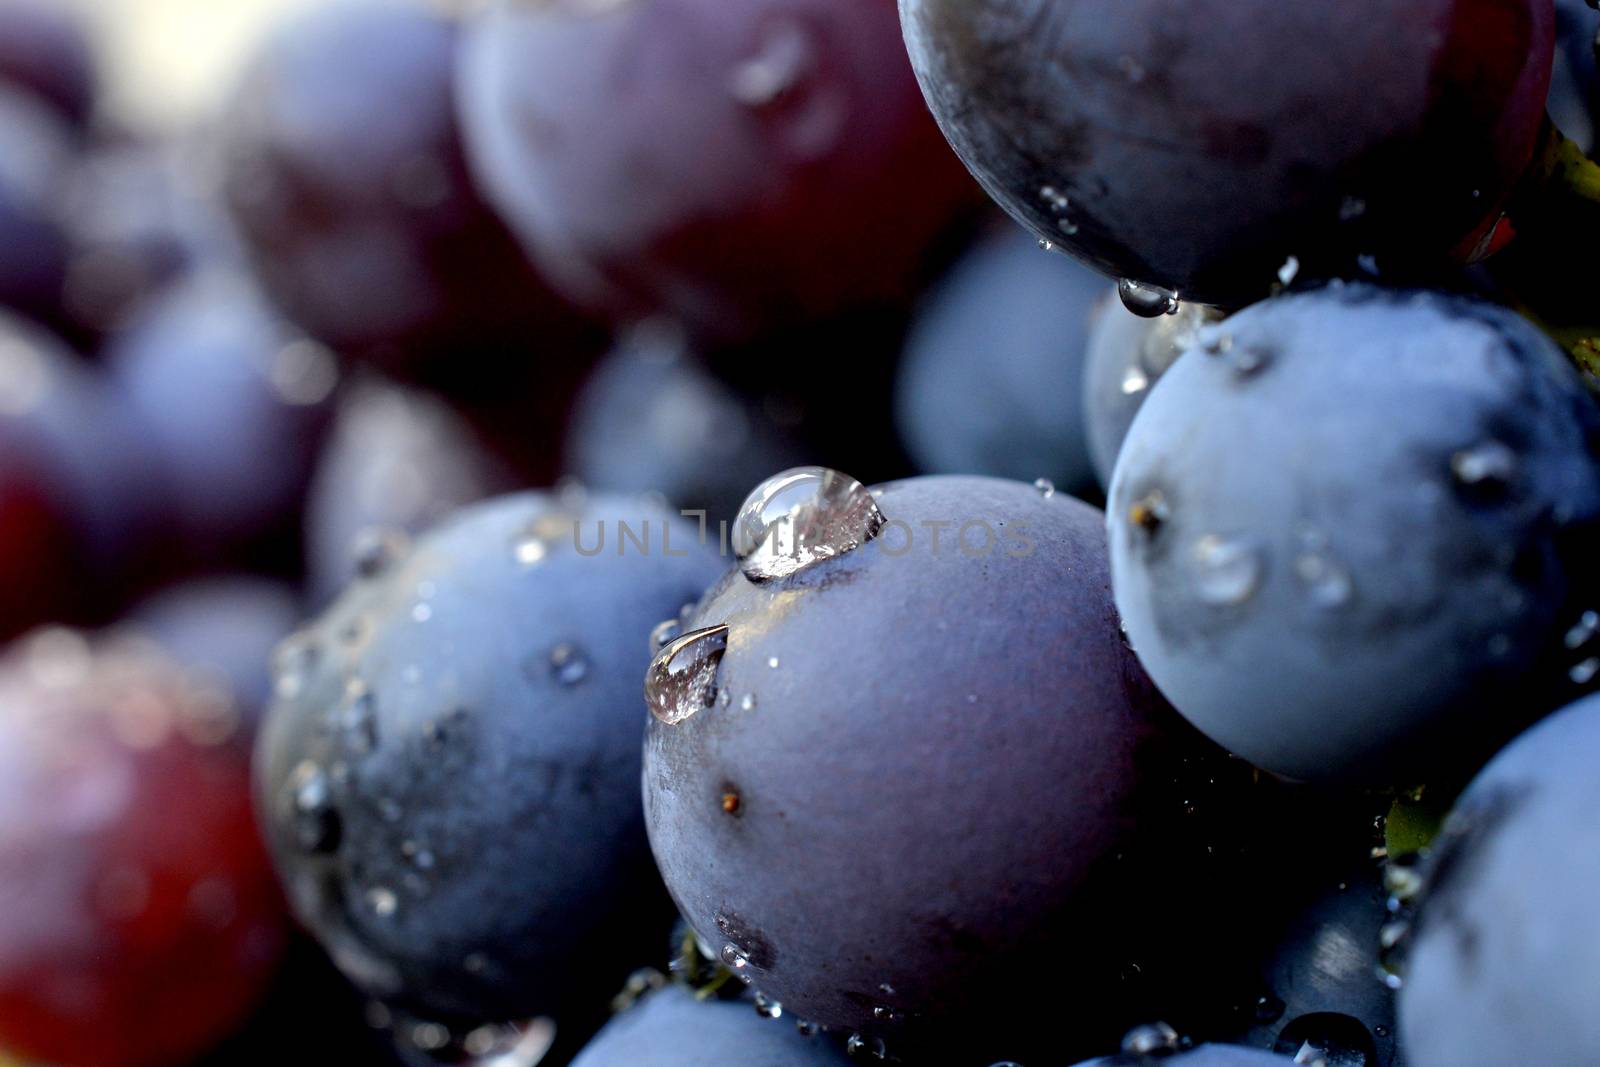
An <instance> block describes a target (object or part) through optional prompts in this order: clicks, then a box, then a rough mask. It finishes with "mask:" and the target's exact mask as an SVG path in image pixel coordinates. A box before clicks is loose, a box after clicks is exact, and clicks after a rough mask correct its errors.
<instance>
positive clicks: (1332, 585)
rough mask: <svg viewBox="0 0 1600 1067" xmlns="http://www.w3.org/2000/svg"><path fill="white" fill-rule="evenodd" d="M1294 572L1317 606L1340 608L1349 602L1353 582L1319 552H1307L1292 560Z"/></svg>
mask: <svg viewBox="0 0 1600 1067" xmlns="http://www.w3.org/2000/svg"><path fill="white" fill-rule="evenodd" d="M1294 573H1295V576H1296V577H1297V578H1299V579H1300V581H1301V583H1302V584H1303V585H1304V586H1305V587H1306V590H1307V591H1308V592H1309V593H1310V595H1311V603H1313V604H1314V605H1316V606H1317V607H1319V608H1328V609H1331V608H1340V607H1343V606H1344V605H1346V604H1348V603H1349V602H1350V597H1351V595H1352V594H1353V593H1354V592H1355V583H1354V581H1352V580H1351V578H1350V575H1349V573H1348V572H1346V571H1345V569H1344V568H1343V567H1341V566H1339V564H1337V563H1335V562H1334V561H1333V560H1332V559H1331V558H1329V557H1328V556H1327V555H1325V554H1323V553H1321V552H1307V553H1304V554H1303V555H1301V556H1300V557H1299V558H1297V559H1296V560H1295V561H1294Z"/></svg>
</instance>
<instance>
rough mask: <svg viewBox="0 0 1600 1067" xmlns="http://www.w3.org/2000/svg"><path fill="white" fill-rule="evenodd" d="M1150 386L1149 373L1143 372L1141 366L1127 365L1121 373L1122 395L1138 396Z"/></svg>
mask: <svg viewBox="0 0 1600 1067" xmlns="http://www.w3.org/2000/svg"><path fill="white" fill-rule="evenodd" d="M1149 388H1150V375H1148V374H1146V373H1145V370H1144V368H1143V367H1139V366H1133V367H1129V368H1128V369H1127V371H1126V372H1125V373H1124V374H1123V375H1122V395H1123V396H1138V395H1139V394H1140V393H1142V392H1144V391H1145V390H1146V389H1149Z"/></svg>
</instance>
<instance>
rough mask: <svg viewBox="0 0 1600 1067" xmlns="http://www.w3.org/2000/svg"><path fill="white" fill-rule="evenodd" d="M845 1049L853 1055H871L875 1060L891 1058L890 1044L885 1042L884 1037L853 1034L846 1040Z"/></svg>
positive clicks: (864, 1056) (865, 1056)
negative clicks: (887, 1044)
mask: <svg viewBox="0 0 1600 1067" xmlns="http://www.w3.org/2000/svg"><path fill="white" fill-rule="evenodd" d="M844 1050H845V1052H847V1053H849V1054H850V1055H851V1056H859V1057H863V1058H867V1057H870V1058H872V1059H875V1060H886V1059H888V1058H889V1049H888V1046H886V1045H885V1044H884V1043H883V1038H881V1037H865V1036H863V1035H861V1034H851V1035H850V1040H848V1041H846V1042H845V1045H844Z"/></svg>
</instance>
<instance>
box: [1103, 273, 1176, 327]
mask: <svg viewBox="0 0 1600 1067" xmlns="http://www.w3.org/2000/svg"><path fill="white" fill-rule="evenodd" d="M1117 295H1118V296H1119V297H1121V298H1122V306H1123V307H1125V308H1127V309H1128V310H1129V311H1130V312H1132V313H1133V314H1135V315H1137V316H1139V317H1140V318H1141V319H1153V318H1157V317H1158V316H1161V315H1172V314H1175V313H1176V312H1177V310H1178V308H1179V306H1180V301H1179V300H1178V294H1177V293H1174V292H1173V291H1172V290H1170V289H1163V288H1161V287H1160V286H1159V285H1146V284H1145V283H1144V282H1136V281H1134V280H1133V279H1131V278H1123V279H1121V280H1120V281H1118V282H1117Z"/></svg>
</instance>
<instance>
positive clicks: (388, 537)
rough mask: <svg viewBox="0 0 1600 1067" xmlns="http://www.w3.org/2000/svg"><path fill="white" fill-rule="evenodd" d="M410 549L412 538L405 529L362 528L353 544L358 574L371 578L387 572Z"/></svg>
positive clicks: (353, 555) (352, 549) (352, 548)
mask: <svg viewBox="0 0 1600 1067" xmlns="http://www.w3.org/2000/svg"><path fill="white" fill-rule="evenodd" d="M410 551H411V539H410V538H409V537H407V536H406V534H405V532H404V531H402V530H391V529H386V528H382V527H374V528H370V529H366V530H362V531H361V532H360V533H358V534H356V539H355V544H354V545H352V546H351V556H352V558H353V560H354V562H355V568H356V574H357V575H359V576H360V577H362V578H369V579H370V578H376V577H378V576H379V575H382V574H385V573H387V572H388V571H389V569H390V568H392V567H393V566H394V565H395V564H397V563H399V562H400V561H401V560H403V559H405V558H406V556H407V555H408V554H409V553H410Z"/></svg>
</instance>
